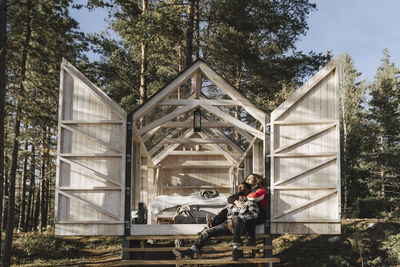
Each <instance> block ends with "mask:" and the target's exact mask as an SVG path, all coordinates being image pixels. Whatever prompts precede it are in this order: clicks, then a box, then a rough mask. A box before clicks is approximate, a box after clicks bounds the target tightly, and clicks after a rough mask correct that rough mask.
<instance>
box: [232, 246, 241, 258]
mask: <svg viewBox="0 0 400 267" xmlns="http://www.w3.org/2000/svg"><path fill="white" fill-rule="evenodd" d="M239 258H243V250H239V249H238V248H233V250H232V260H233V261H237V260H238V259H239Z"/></svg>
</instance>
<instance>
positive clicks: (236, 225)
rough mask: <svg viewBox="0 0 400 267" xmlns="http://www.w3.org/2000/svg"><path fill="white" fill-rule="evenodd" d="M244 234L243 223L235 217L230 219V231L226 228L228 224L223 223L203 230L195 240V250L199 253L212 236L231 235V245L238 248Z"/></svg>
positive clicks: (244, 227)
mask: <svg viewBox="0 0 400 267" xmlns="http://www.w3.org/2000/svg"><path fill="white" fill-rule="evenodd" d="M245 233H246V226H245V222H244V221H243V220H242V219H241V218H239V217H237V216H235V217H233V219H232V231H231V230H230V229H229V228H228V222H224V223H222V224H219V225H217V226H214V227H211V228H208V229H205V230H204V231H203V232H201V234H200V236H199V238H197V240H196V242H195V243H194V246H195V247H196V250H197V251H199V250H200V249H201V248H202V247H203V246H204V244H205V243H206V242H207V241H208V240H209V239H210V237H213V236H221V235H232V234H233V243H234V245H235V244H236V245H238V246H240V245H241V244H242V237H241V236H242V235H243V234H245Z"/></svg>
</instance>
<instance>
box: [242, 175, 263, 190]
mask: <svg viewBox="0 0 400 267" xmlns="http://www.w3.org/2000/svg"><path fill="white" fill-rule="evenodd" d="M250 176H254V178H255V179H256V184H255V185H254V188H261V187H264V186H265V182H264V178H263V177H262V176H261V175H258V174H256V173H250V174H249V175H247V177H246V181H247V178H249V177H250Z"/></svg>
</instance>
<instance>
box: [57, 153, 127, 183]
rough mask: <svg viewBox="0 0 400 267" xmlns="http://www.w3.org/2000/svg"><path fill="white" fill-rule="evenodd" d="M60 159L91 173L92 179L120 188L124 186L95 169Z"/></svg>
mask: <svg viewBox="0 0 400 267" xmlns="http://www.w3.org/2000/svg"><path fill="white" fill-rule="evenodd" d="M59 159H60V161H64V162H65V163H68V164H70V165H72V166H75V167H77V168H80V169H83V170H85V171H87V172H89V173H90V174H92V175H93V176H91V178H93V179H95V180H98V181H100V182H103V183H106V182H109V183H112V184H114V185H118V186H121V185H122V184H121V183H120V182H118V181H114V180H112V179H111V178H110V177H108V176H107V175H104V174H102V173H100V172H98V171H96V170H93V169H91V168H89V167H87V166H85V165H82V164H80V163H77V162H74V161H71V160H68V159H66V158H63V157H59Z"/></svg>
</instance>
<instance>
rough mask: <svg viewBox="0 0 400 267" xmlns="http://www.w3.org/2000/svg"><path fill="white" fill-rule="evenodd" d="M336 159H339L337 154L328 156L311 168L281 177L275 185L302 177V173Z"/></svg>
mask: <svg viewBox="0 0 400 267" xmlns="http://www.w3.org/2000/svg"><path fill="white" fill-rule="evenodd" d="M336 159H337V157H336V156H333V157H330V158H328V159H326V160H324V161H322V162H321V163H318V164H316V165H315V166H312V167H311V168H308V169H307V170H303V171H300V172H298V173H296V174H294V175H291V176H289V177H287V178H282V179H280V180H279V181H278V182H276V183H274V187H275V186H278V185H281V184H283V183H286V182H288V181H290V180H293V179H295V178H296V177H300V176H302V175H304V174H306V173H308V172H310V171H313V170H315V169H317V168H319V167H321V166H324V165H325V164H328V163H329V162H331V161H334V160H336Z"/></svg>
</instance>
